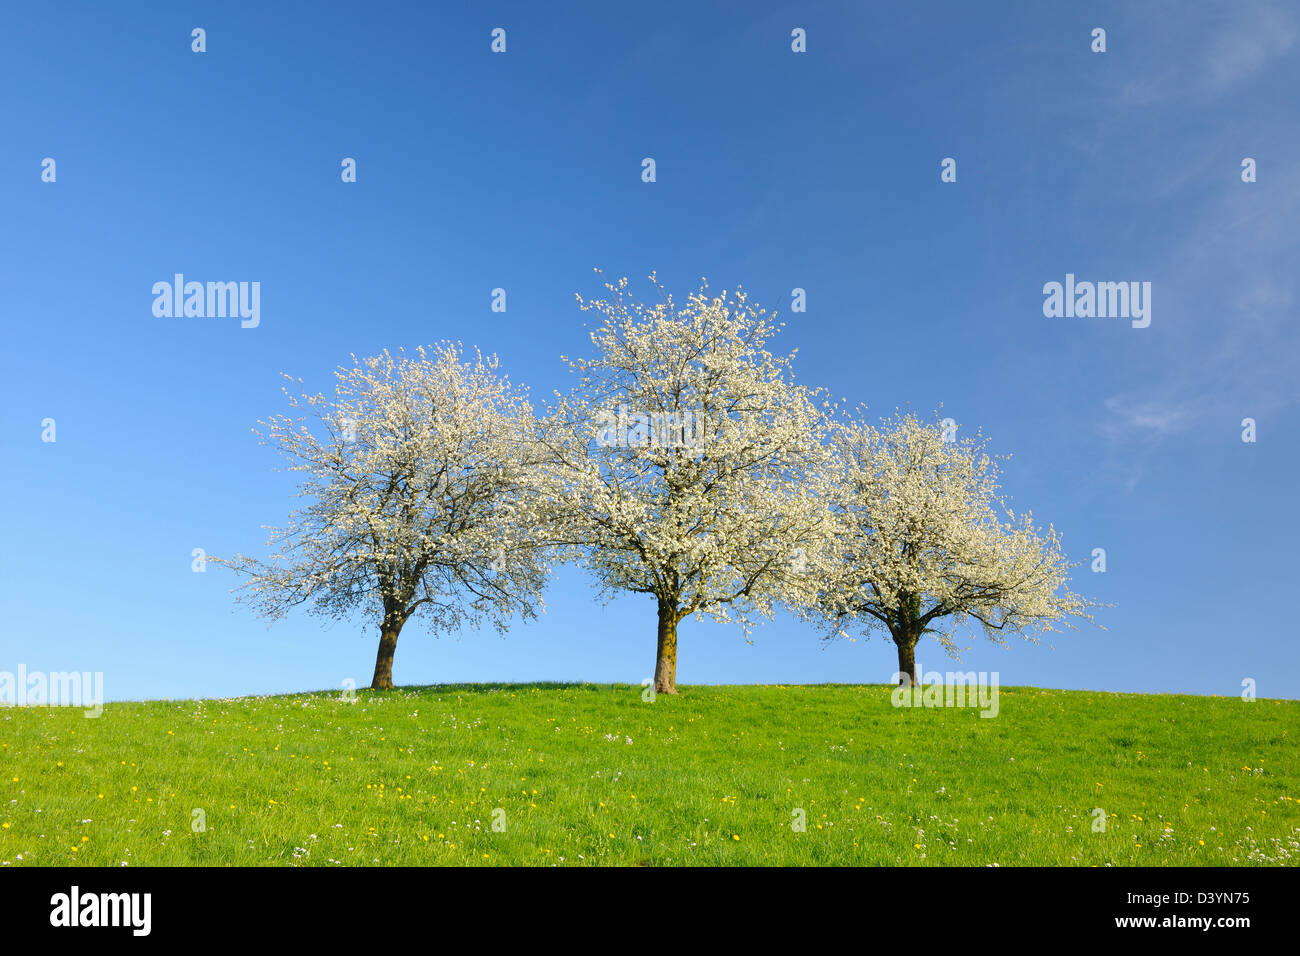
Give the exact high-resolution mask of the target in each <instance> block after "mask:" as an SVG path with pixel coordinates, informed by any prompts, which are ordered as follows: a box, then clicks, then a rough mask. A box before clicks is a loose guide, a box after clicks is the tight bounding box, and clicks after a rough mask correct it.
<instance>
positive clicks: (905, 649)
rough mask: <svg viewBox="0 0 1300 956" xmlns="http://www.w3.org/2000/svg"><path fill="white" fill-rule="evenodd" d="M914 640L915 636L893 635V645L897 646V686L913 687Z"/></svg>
mask: <svg viewBox="0 0 1300 956" xmlns="http://www.w3.org/2000/svg"><path fill="white" fill-rule="evenodd" d="M916 640H917V635H915V634H895V635H894V643H895V644H897V645H898V674H899V677H898V686H899V687H915V686H917V680H916Z"/></svg>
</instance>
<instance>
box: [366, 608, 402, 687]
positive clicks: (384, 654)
mask: <svg viewBox="0 0 1300 956" xmlns="http://www.w3.org/2000/svg"><path fill="white" fill-rule="evenodd" d="M401 632H402V625H401V624H396V623H391V622H389V623H385V624H383V625H382V626H381V627H380V629H379V653H378V654H376V655H375V676H374V677H373V678H372V679H371V681H370V689H371V690H384V689H388V688H391V687H392V686H393V655H394V654H395V653H396V652H397V635H398V634H400V633H401Z"/></svg>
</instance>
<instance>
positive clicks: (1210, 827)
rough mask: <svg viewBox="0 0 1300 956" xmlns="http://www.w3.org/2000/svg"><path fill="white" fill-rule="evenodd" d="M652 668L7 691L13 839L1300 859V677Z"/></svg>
mask: <svg viewBox="0 0 1300 956" xmlns="http://www.w3.org/2000/svg"><path fill="white" fill-rule="evenodd" d="M641 693H642V691H641V688H639V687H630V686H616V685H594V684H581V685H579V684H572V685H564V684H528V685H444V686H434V687H422V688H400V689H397V690H394V691H387V692H382V693H371V692H368V691H362V692H359V693H358V694H357V698H356V700H355V701H353V702H351V703H349V702H347V701H344V700H343V699H341V695H340V694H339V693H337V692H335V693H316V694H294V695H286V696H277V697H254V698H239V699H231V700H197V701H193V700H187V701H163V702H146V703H123V704H109V705H107V706H106V707H105V709H104V712H103V715H102V716H101V717H99V718H98V719H86V718H85V717H84V716H83V714H82V711H80V710H76V709H71V708H5V709H0V865H7V866H15V865H45V866H51V865H55V866H63V865H68V864H89V865H98V866H119V865H121V864H123V863H126V864H130V865H144V864H161V865H185V864H205V865H224V864H235V865H250V864H253V865H257V864H295V865H373V864H398V865H430V864H457V865H476V864H482V865H496V864H528V865H549V864H558V865H583V864H619V865H646V864H648V865H670V864H671V865H689V864H724V865H731V864H795V865H807V864H811V865H816V864H850V865H862V864H865V865H880V864H883V865H896V864H902V865H917V864H920V865H936V864H937V865H944V864H957V865H980V866H983V865H993V864H997V865H1000V866H1013V865H1024V864H1064V865H1080V866H1087V865H1106V864H1113V865H1117V866H1118V865H1179V866H1198V865H1222V864H1243V865H1251V864H1272V865H1277V864H1282V865H1296V864H1297V863H1300V806H1298V805H1297V800H1298V799H1300V759H1298V758H1300V748H1298V747H1297V736H1298V735H1300V702H1297V701H1276V700H1259V701H1256V702H1253V703H1246V702H1243V701H1241V700H1238V699H1235V698H1206V697H1186V696H1146V695H1136V694H1107V693H1094V692H1086V691H1057V690H1039V689H1036V688H1020V687H1017V688H1003V689H1002V691H1001V699H1000V713H999V715H998V716H997V717H996V718H993V719H987V718H981V717H980V716H979V713H978V711H976V710H973V709H970V710H961V709H953V708H948V709H942V708H938V709H920V708H914V709H902V708H895V707H893V706H891V703H890V696H889V689H888V688H886V687H881V686H846V685H832V686H793V687H781V686H762V687H685V688H683V694H682V696H681V697H679V698H676V699H673V698H667V697H663V696H661V697H659V698H658V700H656V701H654V702H653V703H647V702H643V701H642V699H641ZM1096 808H1101V810H1102V811H1104V813H1105V820H1106V827H1105V831H1104V832H1094V826H1093V824H1094V819H1096V818H1097V817H1098V816H1099V814H1095V812H1094V811H1095V809H1096ZM196 811H199V812H196ZM800 812H802V814H803V818H804V819H805V820H806V829H805V830H804V831H803V832H798V831H797V830H796V829H795V828H794V827H792V824H793V823H796V822H797V820H798V815H799V813H800ZM494 820H496V821H497V823H498V826H504V829H503V830H501V829H498V830H494V829H493V822H494ZM200 823H203V824H204V826H205V828H204V829H201V830H196V828H198V826H199V824H200Z"/></svg>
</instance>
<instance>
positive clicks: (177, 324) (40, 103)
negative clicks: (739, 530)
mask: <svg viewBox="0 0 1300 956" xmlns="http://www.w3.org/2000/svg"><path fill="white" fill-rule="evenodd" d="M452 6H454V5H450V4H423V3H410V4H397V3H391V4H347V5H337V6H335V5H331V4H295V5H289V4H262V3H239V4H234V3H232V4H190V3H173V2H169V3H132V4H98V3H96V4H91V3H81V4H71V3H69V4H11V5H9V7H8V8H7V10H6V13H5V16H4V26H3V29H0V90H2V91H3V92H0V102H2V103H3V107H2V108H0V124H2V126H0V128H2V129H3V137H0V277H3V290H4V306H3V327H4V343H5V349H4V352H5V359H6V360H5V370H4V375H3V378H0V399H2V400H0V426H2V428H0V449H2V451H3V461H4V468H3V469H0V490H2V491H3V500H4V502H5V509H6V515H5V521H4V523H3V528H4V531H3V543H4V547H3V548H0V670H7V671H15V670H16V669H17V668H18V666H19V665H20V664H22V665H25V666H26V667H27V668H28V669H29V670H46V671H55V670H61V671H68V670H79V671H102V672H104V688H105V694H106V696H107V697H108V698H109V699H110V700H111V699H126V698H140V697H180V696H211V695H220V696H233V695H242V694H249V693H269V692H280V691H292V690H304V689H323V688H337V687H339V686H340V685H341V682H342V681H344V680H345V679H348V678H351V679H353V680H355V681H356V682H357V684H358V685H360V686H364V685H365V684H366V683H367V682H368V680H369V678H370V673H371V670H372V668H373V664H374V653H375V645H376V642H377V635H376V629H375V627H374V625H373V624H372V623H371V622H367V621H361V620H358V621H353V622H330V621H326V620H322V619H320V618H317V617H314V616H311V615H308V614H306V613H301V614H297V615H295V616H293V617H291V618H289V619H288V620H285V621H282V622H280V623H277V624H276V625H274V626H273V627H270V628H269V629H268V627H267V625H266V623H264V622H263V621H260V620H258V619H256V618H254V617H252V616H251V613H250V612H249V611H248V610H246V609H245V608H243V607H241V606H236V605H235V604H234V602H233V600H232V597H231V595H230V594H229V589H230V587H231V586H232V585H233V584H234V580H233V578H232V576H231V575H230V573H229V572H227V571H226V570H224V569H222V568H219V567H215V566H209V567H208V570H207V571H206V572H205V573H202V574H196V573H193V572H192V571H191V552H192V550H193V549H194V548H203V549H205V550H206V551H207V552H208V553H210V554H231V553H233V552H236V551H245V552H249V553H258V554H261V553H264V552H263V551H262V550H261V546H262V543H263V542H264V541H265V538H266V535H265V532H264V531H263V529H262V526H264V525H270V524H275V523H278V522H280V521H282V520H283V518H284V517H285V515H286V514H287V511H288V509H289V507H290V504H291V500H290V497H289V495H290V492H291V490H292V476H290V475H286V474H283V473H278V472H275V471H274V470H273V469H274V467H275V466H276V465H277V463H278V460H277V457H276V455H275V454H274V452H272V451H271V450H269V449H267V448H264V447H261V446H259V445H258V443H257V441H256V439H255V438H254V436H253V434H252V433H251V431H250V429H251V427H252V426H253V424H254V423H255V422H256V420H257V419H258V418H260V417H264V416H266V415H268V414H271V413H274V412H277V411H282V410H284V409H285V405H284V402H283V399H282V396H281V393H280V387H281V380H280V377H279V375H280V373H281V372H289V373H292V374H293V375H295V376H301V377H303V378H304V379H305V380H306V382H307V383H308V385H310V386H313V387H317V388H328V387H329V386H330V384H331V370H332V369H333V368H334V367H335V366H336V365H338V364H339V363H341V362H346V361H348V357H349V355H350V354H351V353H354V352H355V353H357V354H370V353H374V352H377V351H379V350H381V349H384V348H390V349H396V348H398V347H406V348H407V349H411V348H413V347H414V346H417V345H420V344H426V343H431V342H435V341H437V340H440V339H447V338H449V339H457V340H460V341H462V342H464V343H465V345H466V346H473V345H478V346H479V347H481V348H482V349H483V350H484V351H487V352H495V353H497V354H498V355H499V356H500V358H501V360H502V363H503V366H504V367H505V369H506V370H507V371H508V372H509V373H510V376H511V378H512V379H513V380H515V381H520V382H524V383H527V384H528V385H529V386H530V387H531V389H532V391H533V395H534V397H535V398H539V399H545V398H546V397H547V396H549V395H550V393H551V392H552V390H553V389H555V388H565V387H567V385H568V378H569V375H568V372H567V371H566V370H565V367H564V365H563V364H562V363H561V361H560V355H561V354H571V355H572V354H581V353H583V352H584V351H585V350H587V349H589V348H590V345H589V343H588V341H587V339H586V333H585V331H584V321H585V320H586V318H587V317H586V316H584V315H583V314H582V313H581V312H579V311H578V309H577V307H576V305H575V303H574V298H573V295H574V293H575V292H581V293H583V294H584V295H587V296H590V295H593V294H597V293H599V292H600V291H601V288H600V285H599V282H598V281H597V278H596V276H595V275H594V273H593V271H592V269H593V267H597V266H599V267H601V268H602V269H603V270H604V271H605V273H606V274H607V275H609V276H620V275H627V276H629V277H630V278H631V279H632V281H633V284H634V286H635V287H636V288H639V289H640V290H641V291H642V292H644V293H646V294H647V295H648V294H649V293H650V291H651V290H650V287H649V285H648V283H645V282H644V281H643V277H645V276H646V275H648V274H649V272H650V271H651V270H657V271H658V273H659V276H660V278H661V279H662V280H663V281H664V282H665V283H666V284H667V285H668V287H669V288H671V289H673V290H674V291H675V292H677V293H678V294H680V295H684V294H685V293H686V292H687V291H689V290H691V289H693V288H695V286H696V285H697V283H698V279H699V277H701V276H707V277H708V279H709V282H710V285H711V286H712V287H713V288H714V289H723V288H732V287H734V286H735V285H736V284H738V283H739V284H743V285H744V286H745V288H747V289H748V290H749V291H750V293H751V295H752V296H753V297H754V298H755V299H756V300H757V301H758V302H759V303H760V304H763V305H765V306H767V307H769V308H774V309H777V310H778V311H779V312H780V313H781V316H782V317H783V318H784V319H785V321H786V322H787V326H786V328H785V330H784V332H783V334H782V335H781V337H780V338H778V339H777V341H776V343H775V347H777V348H778V349H779V350H782V351H784V350H788V349H794V348H797V349H798V350H799V356H798V362H797V369H798V374H799V376H800V379H801V380H802V381H804V382H807V383H809V384H820V385H825V386H828V387H829V388H830V389H832V390H833V392H834V393H835V394H836V396H837V397H842V398H845V399H847V400H848V402H849V404H857V403H858V402H863V403H866V404H867V405H868V406H869V408H870V409H871V411H872V414H873V417H874V416H879V415H884V414H886V413H889V412H892V410H893V409H894V408H895V407H896V406H902V407H906V406H909V405H910V406H911V407H912V408H913V409H915V410H917V411H919V412H922V413H926V414H928V413H930V412H932V411H933V410H934V409H936V408H938V407H939V406H940V404H942V407H943V410H944V414H945V415H950V416H951V417H953V418H954V419H955V420H956V421H957V422H958V423H959V424H960V427H961V429H962V430H963V432H967V431H973V430H975V429H976V428H979V429H982V430H983V432H984V434H986V435H987V436H990V437H991V439H992V449H993V450H994V451H998V452H1007V453H1011V454H1012V455H1013V458H1012V459H1011V461H1010V462H1009V463H1008V466H1007V469H1006V481H1005V488H1006V491H1007V492H1008V494H1009V495H1010V496H1011V500H1012V504H1013V506H1014V507H1016V508H1017V509H1028V510H1031V511H1032V512H1033V514H1034V516H1035V518H1036V519H1037V520H1039V521H1040V522H1043V523H1046V522H1049V521H1050V522H1052V523H1053V524H1055V526H1056V527H1057V529H1058V530H1060V531H1061V532H1062V534H1063V536H1064V545H1065V548H1066V550H1067V552H1068V553H1069V554H1070V556H1071V558H1072V559H1074V560H1078V561H1081V562H1084V563H1083V565H1082V566H1081V567H1080V568H1078V569H1077V570H1076V572H1075V577H1074V585H1075V589H1076V590H1079V591H1081V592H1082V593H1084V594H1085V595H1087V596H1089V597H1092V598H1094V599H1095V600H1098V601H1104V602H1113V603H1114V604H1115V605H1116V606H1115V607H1114V608H1112V609H1110V610H1106V611H1103V612H1102V613H1101V615H1100V617H1099V620H1100V621H1101V622H1103V623H1104V624H1105V625H1106V628H1107V629H1106V630H1100V629H1097V628H1086V629H1084V630H1081V631H1079V632H1066V633H1065V635H1064V636H1062V637H1059V638H1057V639H1056V640H1054V641H1053V642H1051V646H1049V645H1048V644H1047V643H1044V644H1043V645H1040V646H1033V645H1029V644H1025V643H1024V642H1015V643H1013V646H1012V647H1011V648H1009V649H1004V648H998V647H996V646H993V645H991V644H989V643H988V642H987V641H985V640H984V639H983V638H980V637H978V636H974V635H972V636H971V638H970V640H969V641H968V642H967V643H969V645H970V649H969V651H967V652H966V653H965V654H964V655H963V659H962V663H961V665H960V669H962V670H977V671H979V670H984V671H998V672H999V673H1000V679H1001V682H1002V684H1004V685H1009V684H1031V685H1039V686H1047V687H1066V688H1097V689H1107V690H1121V691H1145V692H1189V693H1197V694H1224V695H1236V694H1240V693H1241V687H1242V681H1243V679H1246V678H1251V679H1254V680H1255V681H1256V684H1257V692H1258V693H1259V694H1260V695H1261V696H1265V697H1270V696H1274V697H1292V698H1294V697H1300V667H1298V666H1297V665H1298V664H1300V650H1297V647H1298V645H1297V640H1296V638H1297V623H1296V616H1295V614H1294V613H1292V612H1291V611H1290V609H1289V603H1290V601H1291V600H1292V599H1291V598H1288V597H1287V595H1289V594H1290V595H1293V594H1294V593H1295V591H1296V584H1295V574H1296V572H1295V568H1294V562H1295V554H1296V541H1297V540H1298V539H1300V521H1298V520H1297V514H1298V509H1297V507H1296V471H1297V466H1298V465H1300V424H1298V419H1297V407H1296V406H1297V401H1296V398H1297V388H1296V382H1297V377H1296V372H1297V364H1298V362H1297V356H1298V355H1300V351H1298V350H1297V344H1298V339H1300V335H1298V333H1297V330H1296V324H1295V321H1294V320H1295V313H1296V305H1297V277H1298V276H1300V268H1298V267H1300V238H1298V236H1300V230H1298V227H1297V223H1300V122H1298V121H1300V106H1298V105H1297V103H1298V101H1297V91H1300V58H1298V57H1297V52H1298V50H1300V47H1298V40H1300V10H1298V9H1297V7H1296V6H1295V5H1294V4H1290V3H1277V4H1268V3H1253V2H1240V0H1234V2H1223V3H1195V4H1189V3H1090V4H1067V3H1043V2H1037V0H1036V2H1023V3H997V4H992V3H990V4H983V3H981V4H974V3H967V2H947V3H907V4H865V3H845V4H791V5H789V6H784V5H779V4H772V3H759V4H749V3H738V2H737V3H701V2H691V3H654V4H638V5H632V4H627V5H621V4H609V3H592V4H536V3H520V4H490V3H482V4H465V5H464V7H465V8H466V9H467V10H468V12H457V11H456V10H454V9H449V8H451V7H452ZM616 8H622V9H616ZM195 27H202V28H204V29H205V30H206V45H207V51H206V52H204V53H195V52H192V50H191V43H192V39H191V30H192V29H193V28H195ZM496 27H501V28H504V29H505V30H506V52H505V53H503V54H494V53H493V52H491V50H490V44H491V35H490V34H491V31H492V30H493V28H496ZM1095 27H1102V28H1104V29H1105V30H1106V52H1104V53H1094V52H1092V50H1091V46H1092V44H1093V40H1092V35H1091V34H1092V30H1093V28H1095ZM795 28H803V29H804V30H806V34H807V52H806V53H795V52H793V51H792V49H791V43H792V38H791V31H792V30H793V29H795ZM47 157H49V158H52V159H54V160H55V162H56V166H55V175H56V179H55V181H54V182H53V183H48V182H43V181H42V161H43V160H44V159H45V158H47ZM344 157H352V158H354V159H355V160H356V162H357V181H356V182H355V183H344V182H342V181H341V176H340V164H341V162H342V160H343V158H344ZM646 157H651V158H653V159H654V160H655V162H656V167H657V168H656V174H657V181H656V182H654V183H645V182H643V181H642V178H641V173H642V160H643V159H644V158H646ZM1247 157H1250V158H1253V159H1254V160H1255V161H1256V174H1257V181H1256V182H1253V183H1246V182H1243V181H1242V160H1243V159H1245V158H1247ZM945 158H953V159H955V160H956V173H957V181H956V182H952V183H945V182H941V178H940V173H941V161H942V160H943V159H945ZM177 272H180V273H184V275H185V276H186V277H187V279H193V280H198V281H209V280H211V281H257V282H260V283H261V286H260V289H261V302H260V324H259V325H258V326H257V327H256V328H241V326H240V323H239V321H238V319H230V318H210V319H209V318H202V319H200V318H188V319H186V318H158V317H155V316H154V314H153V312H152V305H153V300H154V297H153V294H152V292H151V289H152V286H153V284H154V283H155V282H159V281H170V280H171V278H172V276H173V275H174V274H175V273H177ZM1067 274H1072V275H1074V276H1075V277H1076V280H1077V281H1080V282H1083V281H1125V282H1129V281H1132V282H1150V283H1151V289H1152V292H1151V316H1150V317H1151V322H1150V325H1149V327H1146V328H1134V327H1133V326H1132V323H1131V322H1130V321H1129V320H1127V319H1123V318H1063V317H1061V318H1055V317H1053V318H1049V317H1047V316H1045V315H1044V308H1043V306H1044V299H1045V296H1044V293H1043V286H1044V285H1045V284H1046V283H1048V282H1053V281H1056V282H1061V283H1064V282H1065V281H1066V280H1065V277H1066V275H1067ZM498 287H500V288H504V289H505V290H506V293H507V299H506V301H507V311H506V312H504V313H498V312H493V311H491V308H490V306H491V293H492V290H493V289H494V288H498ZM795 288H802V289H805V290H806V295H807V311H806V312H802V313H792V312H791V311H790V304H791V293H792V290H793V289H795ZM47 418H52V419H54V421H55V427H56V433H55V434H56V441H54V442H53V443H50V442H43V441H42V422H43V420H44V419H47ZM1244 418H1252V419H1254V421H1255V423H1256V439H1257V440H1256V441H1254V442H1244V441H1243V440H1242V432H1243V427H1242V424H1241V423H1242V420H1243V419H1244ZM1094 548H1104V549H1105V551H1106V571H1105V573H1094V572H1092V571H1091V570H1090V565H1091V563H1092V551H1093V549H1094ZM680 636H681V648H680V658H679V671H678V680H679V682H681V683H683V684H691V683H751V682H761V683H801V682H822V681H836V682H864V681H871V682H882V681H885V680H887V679H888V678H889V677H890V675H891V674H892V672H893V671H894V669H895V656H894V650H893V646H892V645H890V644H887V643H886V642H885V641H884V640H883V639H881V638H879V637H875V638H872V639H871V640H869V641H865V642H858V643H847V642H840V643H838V644H835V645H829V646H822V644H821V642H820V641H819V640H818V636H817V634H816V633H815V632H814V631H812V630H810V629H809V628H806V627H803V626H801V625H799V624H797V623H795V622H794V621H792V620H790V619H789V618H778V619H777V620H776V621H774V622H773V623H771V624H769V625H767V626H765V627H764V628H762V629H760V630H758V631H756V632H755V634H754V638H753V644H752V645H750V644H746V643H745V641H744V639H743V637H742V636H741V634H740V632H739V631H737V630H735V629H733V628H729V627H726V626H722V625H717V624H713V623H709V622H694V621H690V620H688V621H686V622H683V625H682V628H681V635H680ZM654 638H655V620H654V607H653V605H652V603H651V601H650V599H648V598H644V597H635V596H634V597H628V598H626V599H620V600H617V601H615V602H614V603H612V604H610V605H608V606H601V605H600V604H598V603H597V602H596V601H595V600H594V592H593V591H592V590H591V589H590V587H589V586H588V584H587V583H586V582H585V581H584V580H583V579H582V578H581V576H580V575H579V574H578V573H576V572H575V571H572V570H567V571H562V572H561V573H559V574H558V575H557V577H556V579H555V581H554V583H553V585H552V587H551V589H550V591H549V594H548V611H547V614H546V615H545V617H544V618H543V619H542V620H541V621H540V622H538V623H535V624H529V625H526V626H518V627H515V628H514V629H512V630H511V632H510V633H509V635H508V636H507V637H506V638H505V639H502V638H500V637H498V636H496V635H495V634H494V633H492V632H486V633H482V634H478V633H466V634H463V635H460V636H459V637H441V638H437V639H435V638H433V637H432V636H430V635H428V634H427V633H424V632H422V631H420V630H419V629H417V628H415V627H411V628H408V629H407V631H406V632H405V633H404V634H403V635H402V639H401V643H400V644H399V647H398V651H397V657H396V663H395V667H394V677H395V680H396V681H397V683H399V684H417V683H433V682H442V681H489V680H507V681H526V680H544V679H556V680H592V681H616V682H627V683H638V682H640V681H641V680H642V679H644V678H647V677H649V676H650V675H651V672H652V665H653V654H654ZM918 662H919V663H920V665H921V667H922V669H924V670H935V669H938V670H951V669H957V665H956V664H954V663H952V662H950V661H949V659H948V658H946V657H945V655H944V654H943V652H942V651H941V650H940V649H939V648H938V646H937V645H936V644H934V643H933V642H932V641H930V640H928V639H927V641H926V642H925V643H923V644H922V646H921V648H920V650H919V652H918Z"/></svg>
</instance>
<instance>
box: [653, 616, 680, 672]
mask: <svg viewBox="0 0 1300 956" xmlns="http://www.w3.org/2000/svg"><path fill="white" fill-rule="evenodd" d="M677 620H678V617H677V604H676V602H669V601H660V602H659V639H658V647H657V648H656V650H655V693H656V694H675V693H677Z"/></svg>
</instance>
